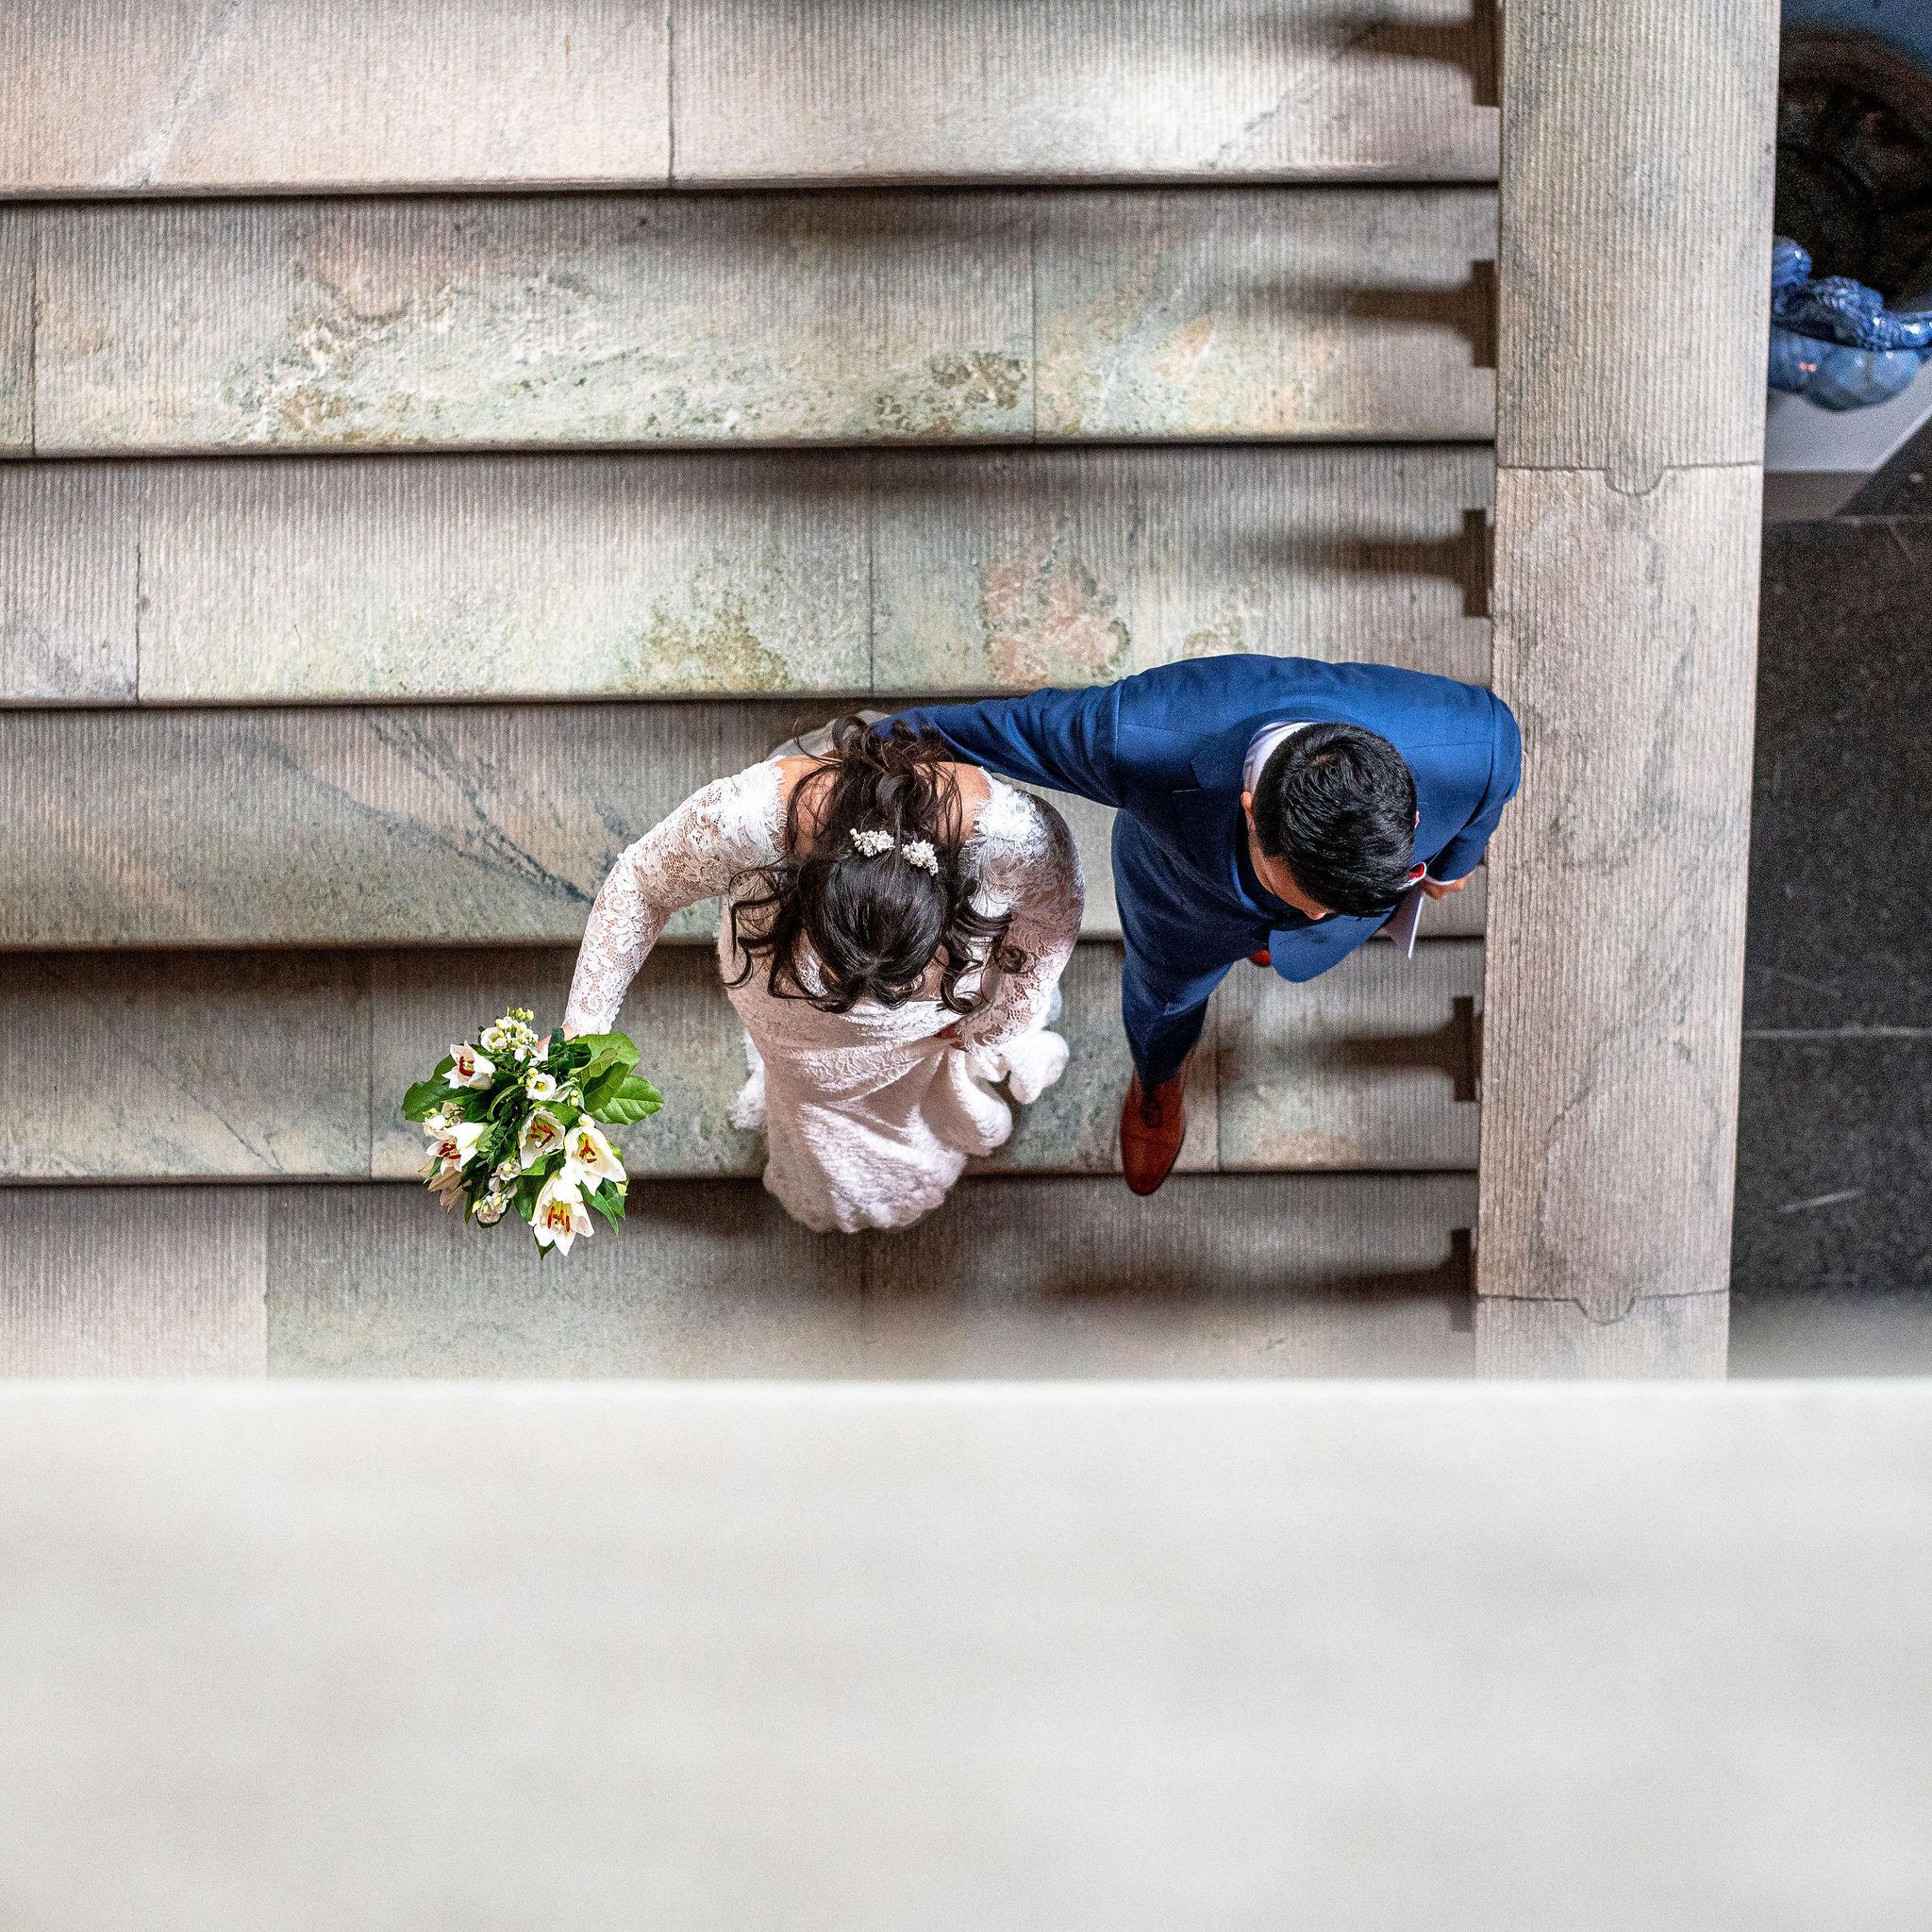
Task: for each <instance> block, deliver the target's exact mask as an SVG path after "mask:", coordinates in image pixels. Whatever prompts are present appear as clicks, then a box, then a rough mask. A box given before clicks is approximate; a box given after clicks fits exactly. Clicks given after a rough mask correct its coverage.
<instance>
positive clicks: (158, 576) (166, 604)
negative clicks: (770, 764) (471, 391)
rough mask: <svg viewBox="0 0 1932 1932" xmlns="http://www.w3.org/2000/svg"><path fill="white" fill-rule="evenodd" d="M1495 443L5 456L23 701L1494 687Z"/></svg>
mask: <svg viewBox="0 0 1932 1932" xmlns="http://www.w3.org/2000/svg"><path fill="white" fill-rule="evenodd" d="M1491 467H1492V466H1491V459H1490V457H1489V453H1488V452H1487V451H1486V450H1481V449H1476V448H1473V447H1456V448H1448V447H1443V448H1434V449H1426V448H1408V449H1400V450H1398V449H1383V448H1359V447H1357V448H1341V447H1335V446H1324V447H1321V448H1301V447H1281V448H1274V449H1265V450H1263V449H1249V450H1234V449H1211V450H1210V449H1178V448H1169V449H1161V450H1122V449H1086V450H1080V451H1072V450H1043V449H1030V450H1024V451H1013V452H1003V453H999V454H981V453H977V452H974V453H967V452H952V453H940V452H922V453H920V454H918V455H916V456H914V455H904V456H899V455H894V456H889V457H884V458H880V457H876V456H866V455H862V454H858V453H830V452H826V453H810V454H807V453H804V452H791V453H778V452H769V453H764V454H760V455H758V456H750V455H743V454H739V453H726V452H706V453H704V454H687V453H671V452H658V453H652V454H638V455H629V456H611V455H577V456H574V457H570V458H559V457H550V456H516V457H511V456H470V457H446V456H424V457H368V458H363V459H362V460H359V461H358V462H353V463H345V462H341V461H337V460H335V459H333V458H286V457H285V458H274V459H266V458H265V459H261V460H248V461H237V460H234V459H218V460H198V459H190V460H185V461H179V462H160V463H156V462H142V463H128V464H114V465H107V464H101V463H92V462H85V463H82V462H55V461H42V462H38V463H34V464H18V465H14V466H11V468H10V469H8V468H5V467H0V504H4V506H5V508H6V512H7V514H6V516H5V518H4V520H0V549H4V554H5V555H6V557H7V558H8V559H9V560H10V562H11V564H12V568H11V570H10V571H8V573H7V574H6V577H5V580H4V582H0V610H4V611H5V618H4V622H0V696H4V697H6V698H8V699H10V700H12V701H14V702H42V701H44V700H46V699H48V698H50V697H51V698H56V699H58V701H60V702H63V703H76V702H92V701H99V702H116V701H119V700H121V699H124V698H125V697H127V696H129V695H131V694H132V690H133V684H134V675H135V671H134V664H135V637H134V633H135V628H136V616H135V611H134V577H135V574H136V571H137V568H138V569H139V574H140V578H141V586H140V589H141V611H140V621H139V629H140V691H141V696H142V698H143V699H146V700H149V701H152V702H158V703H164V704H174V703H194V704H207V703H215V704H230V705H232V704H241V703H248V702H258V703H273V702H284V701H289V700H300V701H318V700H319V701H331V702H341V701H344V700H355V699H384V700H386V699H397V698H405V699H407V698H426V699H445V698H447V699H474V698H482V697H515V696H528V697H536V698H541V697H562V696H619V695H622V696H631V695H640V696H701V695H724V694H746V695H757V694H772V693H777V692H791V691H797V692H800V693H813V694H818V695H821V696H823V698H824V702H825V703H826V704H827V705H828V706H830V705H831V704H832V703H834V702H835V701H836V698H837V697H838V696H839V695H842V694H848V693H858V692H862V691H867V690H869V689H874V688H875V689H877V690H878V691H881V692H883V693H902V692H919V693H922V694H931V693H933V692H939V691H956V692H978V691H999V690H1030V689H1033V688H1035V687H1036V686H1038V685H1041V684H1042V683H1045V684H1057V685H1068V684H1080V683H1087V682H1091V681H1093V680H1095V679H1100V678H1107V677H1112V676H1118V675H1124V674H1126V673H1129V672H1133V671H1138V670H1144V669H1146V668H1148V667H1149V666H1151V665H1155V664H1160V663H1167V662H1171V661H1174V660H1175V659H1178V658H1186V657H1190V656H1203V655H1208V654H1216V653H1223V652H1230V651H1261V652H1271V653H1286V654H1294V655H1301V656H1307V657H1317V658H1333V657H1345V656H1351V655H1354V656H1364V657H1369V658H1374V659H1375V660H1376V661H1379V662H1383V663H1391V664H1398V665H1402V666H1405V667H1407V668H1409V669H1414V670H1423V671H1433V672H1437V673H1440V674H1441V675H1447V676H1453V677H1458V678H1461V679H1463V680H1465V681H1466V682H1471V683H1483V682H1486V681H1487V679H1488V676H1489V668H1490V639H1489V628H1490V627H1489V622H1488V616H1487V611H1488V591H1487V581H1488V563H1489V558H1488V550H1489V533H1488V528H1487V519H1486V514H1485V512H1486V508H1487V505H1488V503H1489V500H1490V496H1491V483H1492V477H1491Z"/></svg>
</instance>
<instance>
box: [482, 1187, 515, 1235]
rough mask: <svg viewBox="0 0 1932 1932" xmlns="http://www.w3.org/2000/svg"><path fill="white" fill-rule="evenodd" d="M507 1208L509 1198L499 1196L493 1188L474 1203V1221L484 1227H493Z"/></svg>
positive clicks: (505, 1195) (504, 1195)
mask: <svg viewBox="0 0 1932 1932" xmlns="http://www.w3.org/2000/svg"><path fill="white" fill-rule="evenodd" d="M508 1206H509V1196H508V1195H507V1194H499V1193H498V1192H497V1191H496V1190H495V1189H494V1188H491V1191H489V1192H488V1193H487V1194H485V1195H484V1196H483V1198H482V1199H481V1200H480V1201H478V1202H477V1203H476V1219H477V1220H478V1221H480V1222H481V1223H482V1224H483V1225H484V1226H485V1227H494V1226H495V1225H496V1224H497V1223H498V1222H499V1221H501V1220H502V1219H503V1216H504V1210H505V1209H506V1208H508Z"/></svg>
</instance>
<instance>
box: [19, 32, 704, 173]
mask: <svg viewBox="0 0 1932 1932" xmlns="http://www.w3.org/2000/svg"><path fill="white" fill-rule="evenodd" d="M0 44H4V45H5V49H6V58H5V59H4V60H0V193H11V194H29V195H32V194H142V193H151V194H179V193H204V194H207V193H216V194H263V193H275V192H314V191H316V190H327V189H335V190H356V191H363V192H366V191H368V190H372V189H382V188H423V187H451V186H465V187H478V188H484V187H523V186H530V185H535V184H545V185H555V186H558V187H566V186H596V185H602V184H611V183H623V184H629V183H639V182H652V181H662V180H665V179H667V178H668V175H669V172H670V158H671V154H670V150H671V113H670V107H671V101H670V95H671V66H670V4H669V0H525V4H522V5H519V6H516V7H510V8H499V7H477V6H475V5H474V4H473V0H411V4H410V5H408V7H390V8H385V7H377V6H374V5H367V4H364V5H359V6H353V7H343V6H341V5H338V4H332V0H171V4H169V5H167V6H162V7H130V6H127V5H125V0H35V4H34V5H33V6H30V7H24V8H20V9H18V11H17V12H16V14H15V16H14V17H13V18H12V19H10V20H9V21H8V23H7V25H6V27H5V29H4V42H0Z"/></svg>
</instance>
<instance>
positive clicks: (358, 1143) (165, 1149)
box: [0, 952, 442, 1213]
mask: <svg viewBox="0 0 1932 1932" xmlns="http://www.w3.org/2000/svg"><path fill="white" fill-rule="evenodd" d="M368 976H369V974H368V962H367V961H366V960H365V959H364V958H359V957H358V956H356V955H354V954H348V953H336V952H330V953H281V952H278V953H256V954H228V953H185V954H184V953H58V954H45V953H4V952H0V1088H4V1090H5V1091H6V1092H7V1095H8V1104H7V1107H6V1109H5V1111H4V1114H0V1174H4V1175H5V1176H6V1178H7V1179H8V1180H59V1179H71V1180H110V1179H111V1180H118V1181H147V1180H168V1179H175V1180H179V1179H188V1178H201V1177H207V1178H210V1179H220V1180H242V1179H255V1178H260V1179H284V1178H291V1177H293V1178H300V1177H303V1176H317V1177H324V1176H332V1175H338V1174H366V1173H367V1172H368V1166H369V1029H370V1005H369V990H368ZM441 1051H442V1049H441V1047H439V1048H438V1049H437V1052H438V1053H439V1054H440V1053H441ZM126 1198H128V1197H127V1196H126V1195H125V1194H124V1193H118V1192H117V1193H115V1194H111V1195H110V1194H102V1195H99V1196H96V1197H95V1199H96V1200H97V1201H98V1203H99V1211H102V1212H106V1213H112V1212H114V1211H115V1204H117V1203H119V1202H121V1201H125V1199H126Z"/></svg>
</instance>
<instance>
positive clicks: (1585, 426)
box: [1496, 0, 1778, 589]
mask: <svg viewBox="0 0 1932 1932" xmlns="http://www.w3.org/2000/svg"><path fill="white" fill-rule="evenodd" d="M1501 18H1502V59H1503V72H1504V75H1505V77H1506V83H1507V89H1508V99H1507V104H1506V111H1505V119H1506V122H1507V127H1508V136H1507V141H1506V142H1505V143H1504V157H1505V161H1504V171H1503V189H1502V197H1501V206H1502V252H1501V255H1500V257H1499V258H1498V275H1499V280H1500V286H1501V306H1500V320H1499V342H1500V373H1499V375H1498V377H1497V406H1496V417H1497V435H1498V438H1499V440H1500V449H1501V456H1502V460H1503V461H1504V462H1505V463H1507V464H1509V465H1510V466H1512V467H1516V466H1521V467H1524V468H1527V469H1595V470H1604V471H1607V472H1608V473H1609V475H1610V476H1611V478H1612V480H1613V481H1615V482H1617V483H1618V484H1619V485H1621V486H1622V487H1624V488H1627V489H1633V490H1647V489H1649V488H1651V487H1652V486H1653V485H1654V484H1655V483H1656V482H1657V477H1658V475H1659V474H1660V473H1661V472H1662V471H1663V470H1664V469H1666V468H1668V467H1671V466H1675V465H1691V464H1699V463H1757V462H1758V461H1760V460H1761V459H1762V457H1763V452H1764V355H1765V334H1766V329H1767V327H1768V320H1769V313H1770V310H1769V305H1768V302H1767V299H1766V293H1765V291H1766V287H1767V281H1766V277H1767V274H1768V269H1767V261H1768V257H1767V254H1766V250H1767V247H1768V245H1769V239H1770V234H1771V184H1772V168H1773V137H1774V121H1775V116H1776V103H1777V45H1778V6H1777V0H1709V4H1707V5H1703V6H1696V7H1685V6H1681V5H1679V4H1678V0H1623V4H1620V5H1617V6H1614V7H1608V8H1591V9H1590V10H1589V11H1588V13H1587V15H1586V14H1584V13H1582V12H1580V11H1578V10H1577V9H1574V8H1557V7H1507V6H1506V7H1504V8H1502V9H1501ZM1726 589H1728V585H1726Z"/></svg>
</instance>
